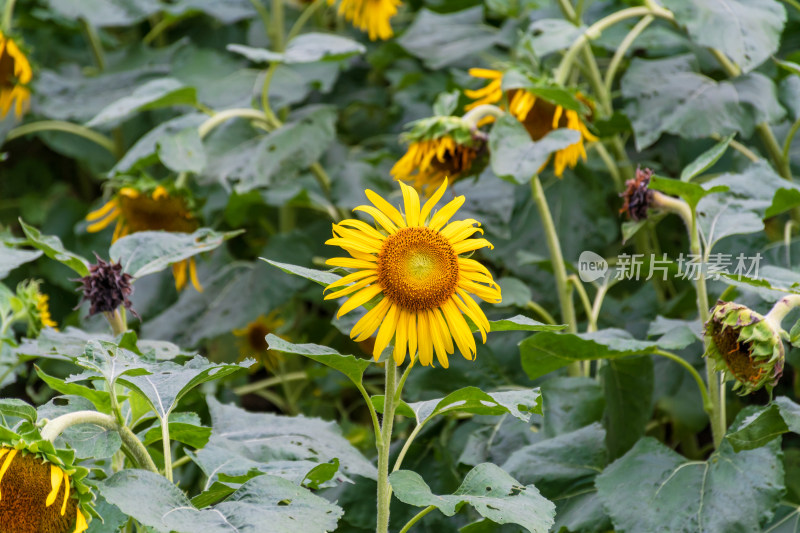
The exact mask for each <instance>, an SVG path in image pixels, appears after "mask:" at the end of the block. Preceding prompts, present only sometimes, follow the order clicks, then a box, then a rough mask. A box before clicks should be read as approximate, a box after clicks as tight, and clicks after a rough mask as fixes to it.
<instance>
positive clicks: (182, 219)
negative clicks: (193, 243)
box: [86, 185, 203, 292]
mask: <svg viewBox="0 0 800 533" xmlns="http://www.w3.org/2000/svg"><path fill="white" fill-rule="evenodd" d="M86 220H87V221H88V222H90V224H89V226H88V227H87V228H86V230H87V231H89V232H90V233H94V232H97V231H102V230H104V229H105V228H107V227H108V226H110V225H111V223H112V222H115V221H116V227H115V228H114V236H113V237H112V241H111V242H115V241H116V240H117V239H120V238H122V237H124V236H125V235H130V234H131V233H136V232H139V231H169V232H174V233H191V232H193V231H194V230H196V229H197V228H198V227H199V226H200V224H199V223H198V221H197V219H196V218H195V216H194V214H193V213H192V212H191V210H190V209H189V207H188V205H187V203H186V200H185V199H184V198H182V197H181V196H177V195H170V194H169V191H167V189H166V188H165V187H163V186H161V185H159V186H157V187H156V188H155V189H154V190H153V191H152V192H151V193H148V192H145V191H143V190H139V189H137V188H135V187H122V188H121V189H119V191H117V193H116V194H115V195H114V197H113V198H111V200H109V201H108V202H106V203H105V205H103V206H102V207H101V208H99V209H97V210H95V211H92V212H91V213H89V214H88V215H87V216H86ZM187 273H188V276H187ZM172 274H173V276H174V277H175V287H176V288H177V289H178V290H179V291H180V290H182V289H183V288H184V287H185V286H186V282H187V278H188V279H190V280H191V282H192V285H193V286H194V288H195V289H196V290H197V291H198V292H203V287H202V285H200V281H199V280H198V279H197V265H196V263H195V260H194V257H191V258H189V259H185V260H183V261H180V262H178V263H175V264H174V265H172Z"/></svg>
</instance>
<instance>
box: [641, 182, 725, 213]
mask: <svg viewBox="0 0 800 533" xmlns="http://www.w3.org/2000/svg"><path fill="white" fill-rule="evenodd" d="M650 188H651V189H653V190H655V191H661V192H663V193H666V194H670V195H673V196H679V197H681V198H683V199H684V200H685V201H686V203H687V204H689V207H691V208H692V209H694V208H695V207H697V202H699V201H700V200H702V199H703V198H704V197H706V196H708V195H709V194H713V193H721V192H725V191H727V190H728V187H726V186H724V185H720V186H717V187H711V188H709V189H705V188H703V187H701V186H700V185H698V184H696V183H688V182H685V181H678V180H673V179H669V178H660V177H658V176H653V177H652V178H651V179H650Z"/></svg>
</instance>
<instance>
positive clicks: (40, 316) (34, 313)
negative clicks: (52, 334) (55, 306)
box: [16, 280, 58, 337]
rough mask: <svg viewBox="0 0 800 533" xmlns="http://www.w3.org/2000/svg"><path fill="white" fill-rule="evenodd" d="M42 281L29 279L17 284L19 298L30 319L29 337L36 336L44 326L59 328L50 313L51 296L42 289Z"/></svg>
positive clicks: (26, 316) (25, 314) (26, 315)
mask: <svg viewBox="0 0 800 533" xmlns="http://www.w3.org/2000/svg"><path fill="white" fill-rule="evenodd" d="M41 284H42V282H41V281H34V280H27V281H23V282H22V283H20V284H19V285H17V294H16V296H17V298H19V300H20V301H21V302H22V306H23V308H24V312H23V316H24V317H25V318H26V319H27V321H28V337H35V336H37V335H38V334H39V332H41V331H42V330H43V329H44V328H54V329H58V328H57V326H58V324H57V323H56V322H55V321H54V320H53V317H52V316H51V315H50V305H49V301H50V297H49V296H47V295H46V294H44V293H43V292H42V291H41Z"/></svg>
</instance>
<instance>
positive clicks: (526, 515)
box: [389, 463, 555, 533]
mask: <svg viewBox="0 0 800 533" xmlns="http://www.w3.org/2000/svg"><path fill="white" fill-rule="evenodd" d="M389 482H390V483H391V485H392V489H393V491H394V494H395V496H397V499H399V500H400V501H401V502H403V503H407V504H409V505H414V506H416V507H427V506H429V505H432V506H434V507H436V508H437V509H439V510H440V511H441V512H442V513H443V514H444V515H446V516H453V515H454V514H456V512H458V510H459V509H461V507H463V506H464V504H469V505H471V506H472V507H473V508H474V509H475V510H476V511H477V512H478V513H479V514H480V515H481V516H483V517H485V518H488V519H489V520H491V521H493V522H496V523H498V524H517V525H520V526H522V527H523V528H525V529H526V530H527V531H529V532H531V533H544V532H546V531H549V530H550V527H551V526H552V525H553V519H554V517H555V505H553V503H552V502H550V501H549V500H547V499H546V498H545V497H544V496H542V495H541V494H540V493H539V491H538V490H537V489H536V487H535V486H534V485H527V486H523V485H521V484H520V483H519V482H518V481H517V480H516V479H514V478H512V477H511V476H509V475H508V474H507V473H506V472H504V471H503V470H502V469H501V468H500V467H499V466H497V465H494V464H492V463H483V464H479V465H478V466H476V467H475V468H473V469H472V470H470V471H469V473H467V475H466V477H465V478H464V481H463V482H462V483H461V486H460V487H458V489H456V491H455V493H453V494H452V495H444V496H439V495H436V494H433V492H431V489H430V487H428V485H427V483H425V481H424V480H423V479H422V476H420V475H419V474H417V473H416V472H411V471H409V470H398V471H397V472H393V473H392V475H391V476H389Z"/></svg>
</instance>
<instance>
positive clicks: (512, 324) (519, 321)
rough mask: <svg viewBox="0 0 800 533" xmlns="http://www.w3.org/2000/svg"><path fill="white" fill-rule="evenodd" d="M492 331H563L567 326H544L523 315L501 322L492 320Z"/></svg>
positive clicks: (504, 319)
mask: <svg viewBox="0 0 800 533" xmlns="http://www.w3.org/2000/svg"><path fill="white" fill-rule="evenodd" d="M489 324H490V325H491V331H561V330H564V329H567V325H566V324H544V323H542V322H539V321H538V320H533V319H531V318H528V317H526V316H523V315H515V316H512V317H510V318H502V319H500V320H490V321H489Z"/></svg>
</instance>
